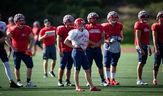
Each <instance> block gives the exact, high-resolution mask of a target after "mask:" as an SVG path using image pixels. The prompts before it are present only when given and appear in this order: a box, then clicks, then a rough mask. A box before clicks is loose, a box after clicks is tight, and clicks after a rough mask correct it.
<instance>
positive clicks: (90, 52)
mask: <svg viewBox="0 0 163 96" xmlns="http://www.w3.org/2000/svg"><path fill="white" fill-rule="evenodd" d="M93 51H94V49H93V48H87V50H86V54H87V58H88V62H89V71H90V72H89V73H90V76H91V74H92V64H93V55H94V54H93ZM86 86H89V84H88V82H87V84H86Z"/></svg>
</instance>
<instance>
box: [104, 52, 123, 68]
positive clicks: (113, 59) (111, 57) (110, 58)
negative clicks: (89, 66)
mask: <svg viewBox="0 0 163 96" xmlns="http://www.w3.org/2000/svg"><path fill="white" fill-rule="evenodd" d="M120 55H121V53H120V52H119V53H112V52H110V51H108V50H104V64H105V67H107V68H110V65H112V66H114V67H116V66H117V63H118V60H119V58H120Z"/></svg>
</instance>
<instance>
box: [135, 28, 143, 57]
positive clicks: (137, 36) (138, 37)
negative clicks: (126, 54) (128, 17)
mask: <svg viewBox="0 0 163 96" xmlns="http://www.w3.org/2000/svg"><path fill="white" fill-rule="evenodd" d="M136 40H137V47H138V49H139V51H140V53H141V54H142V55H144V54H145V52H144V50H143V48H142V44H141V31H140V30H136Z"/></svg>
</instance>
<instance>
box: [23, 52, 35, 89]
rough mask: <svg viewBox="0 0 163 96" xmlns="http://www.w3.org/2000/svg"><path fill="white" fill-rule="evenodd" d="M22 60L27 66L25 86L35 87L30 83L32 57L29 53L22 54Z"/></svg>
mask: <svg viewBox="0 0 163 96" xmlns="http://www.w3.org/2000/svg"><path fill="white" fill-rule="evenodd" d="M22 60H23V62H24V63H25V65H26V67H27V81H26V82H27V85H26V87H36V85H35V84H33V83H32V80H31V77H32V68H33V60H32V57H30V56H29V55H26V54H23V57H22Z"/></svg>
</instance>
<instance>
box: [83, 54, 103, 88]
mask: <svg viewBox="0 0 163 96" xmlns="http://www.w3.org/2000/svg"><path fill="white" fill-rule="evenodd" d="M81 57H82V61H81V64H82V67H83V69H84V71H85V78H86V80H87V82H88V83H89V86H90V91H101V89H99V88H96V87H95V86H94V85H93V82H92V79H91V75H90V70H89V61H88V57H87V55H86V54H85V53H84V52H82V53H81Z"/></svg>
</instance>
